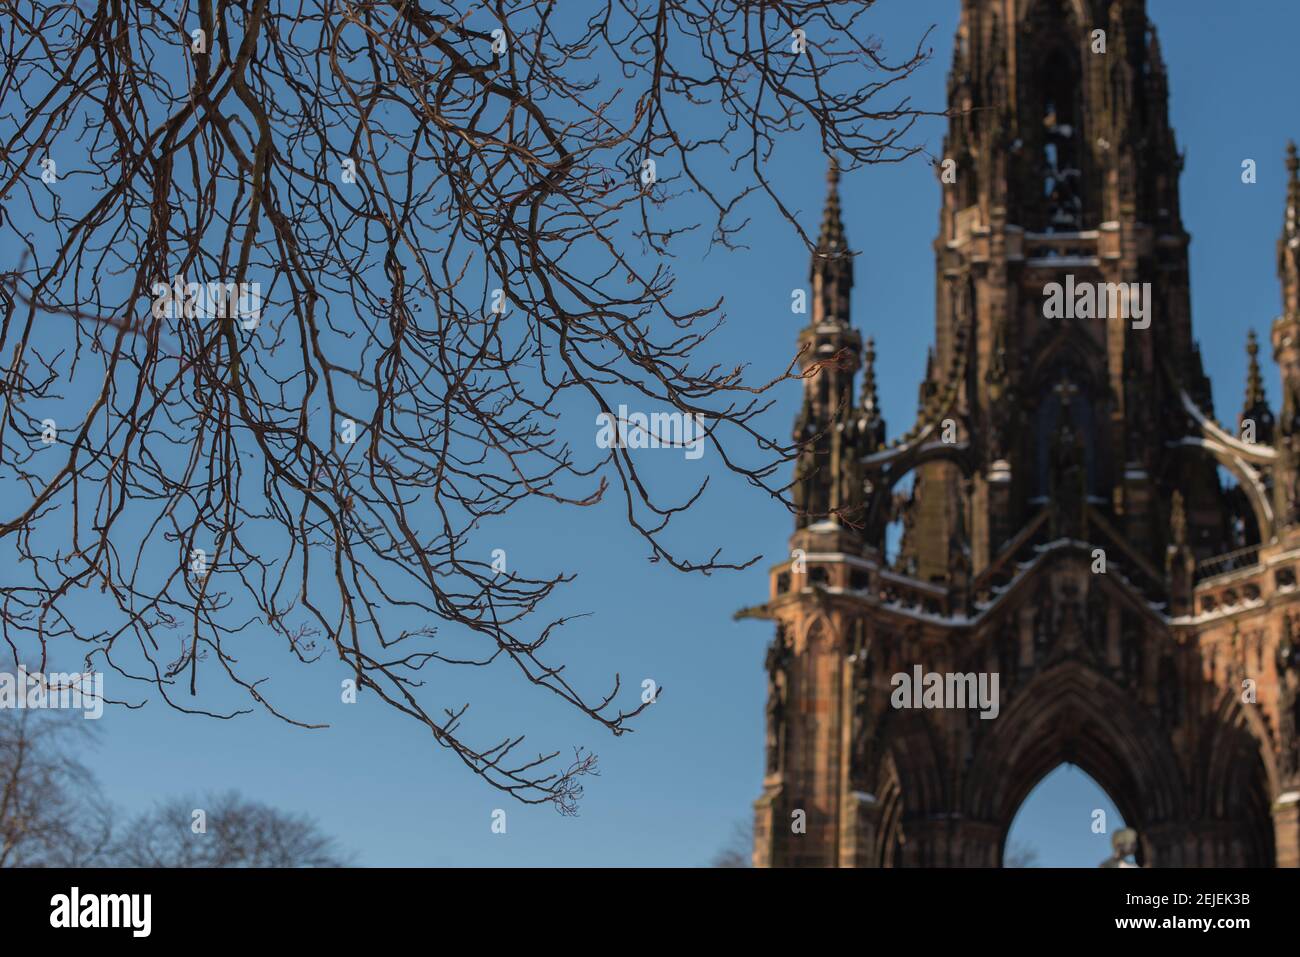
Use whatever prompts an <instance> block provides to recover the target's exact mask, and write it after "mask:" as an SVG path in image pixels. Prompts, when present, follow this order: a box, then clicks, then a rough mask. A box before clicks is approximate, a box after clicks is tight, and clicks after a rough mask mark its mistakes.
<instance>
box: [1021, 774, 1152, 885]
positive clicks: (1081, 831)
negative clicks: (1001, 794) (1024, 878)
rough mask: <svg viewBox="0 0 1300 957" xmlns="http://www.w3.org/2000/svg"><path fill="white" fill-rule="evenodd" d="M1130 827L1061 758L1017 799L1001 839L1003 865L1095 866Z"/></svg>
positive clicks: (1099, 790)
mask: <svg viewBox="0 0 1300 957" xmlns="http://www.w3.org/2000/svg"><path fill="white" fill-rule="evenodd" d="M1126 826H1128V825H1127V824H1126V822H1125V821H1124V817H1123V815H1122V814H1121V813H1120V811H1119V808H1118V807H1117V806H1116V805H1115V802H1114V801H1113V800H1112V799H1111V797H1110V795H1109V794H1108V793H1106V789H1105V788H1103V787H1102V786H1101V785H1100V784H1098V783H1097V781H1096V780H1095V779H1094V778H1093V777H1092V775H1090V774H1088V773H1087V772H1086V771H1084V770H1083V769H1082V768H1080V767H1079V766H1078V765H1075V764H1071V763H1069V762H1066V761H1062V762H1061V763H1060V764H1058V765H1056V767H1054V768H1053V769H1052V770H1051V771H1049V772H1047V773H1046V774H1045V775H1043V776H1042V777H1041V778H1040V779H1039V780H1038V782H1037V783H1036V784H1035V785H1034V786H1033V788H1031V789H1030V791H1029V793H1028V794H1027V795H1026V796H1025V798H1024V800H1023V801H1021V803H1020V807H1019V808H1018V809H1017V810H1016V813H1015V816H1014V817H1013V818H1012V820H1011V825H1010V827H1008V829H1007V833H1006V835H1005V837H1004V839H1003V842H1002V853H1001V858H1000V861H1001V864H1002V866H1003V867H1096V866H1098V865H1099V864H1100V863H1101V862H1102V861H1103V860H1105V859H1106V858H1107V857H1109V856H1110V853H1111V837H1112V835H1113V834H1114V833H1115V832H1116V831H1118V830H1119V829H1121V828H1124V827H1126Z"/></svg>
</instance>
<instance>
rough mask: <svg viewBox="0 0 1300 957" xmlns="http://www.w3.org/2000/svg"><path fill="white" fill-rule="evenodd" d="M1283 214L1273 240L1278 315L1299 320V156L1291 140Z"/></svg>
mask: <svg viewBox="0 0 1300 957" xmlns="http://www.w3.org/2000/svg"><path fill="white" fill-rule="evenodd" d="M1286 169H1287V183H1286V215H1285V216H1284V218H1283V221H1282V238H1281V239H1279V240H1278V243H1277V276H1278V279H1280V280H1281V281H1282V315H1283V316H1284V317H1286V318H1291V319H1300V158H1297V156H1296V148H1295V142H1294V141H1292V142H1290V143H1287V145H1286Z"/></svg>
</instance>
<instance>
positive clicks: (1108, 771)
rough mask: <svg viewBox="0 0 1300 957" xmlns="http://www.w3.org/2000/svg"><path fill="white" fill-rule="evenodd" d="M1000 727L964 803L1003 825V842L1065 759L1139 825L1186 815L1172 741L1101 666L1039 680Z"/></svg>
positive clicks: (974, 768) (975, 764) (1061, 668)
mask: <svg viewBox="0 0 1300 957" xmlns="http://www.w3.org/2000/svg"><path fill="white" fill-rule="evenodd" d="M993 723H994V727H993V729H992V730H991V732H990V733H989V734H988V735H987V736H986V737H985V738H984V740H983V741H982V742H981V743H980V745H979V746H978V748H977V749H976V752H975V755H974V758H973V760H972V763H971V767H970V770H969V772H968V773H967V775H966V780H967V781H968V782H969V783H968V785H967V790H966V793H965V794H964V795H963V801H962V805H963V809H964V812H965V813H966V814H967V815H969V816H970V817H972V818H975V819H977V820H987V821H994V822H997V824H998V825H999V826H1000V827H1001V828H1002V841H1003V842H1005V839H1006V832H1007V830H1009V828H1010V826H1011V820H1012V819H1013V818H1014V816H1015V812H1016V810H1017V809H1018V808H1019V807H1020V805H1021V804H1022V803H1023V802H1024V800H1025V798H1026V797H1027V796H1028V794H1029V792H1030V791H1031V790H1032V789H1033V787H1034V786H1035V785H1036V784H1037V782H1038V781H1040V780H1041V779H1042V778H1043V776H1044V775H1046V774H1047V773H1048V772H1049V771H1051V770H1052V769H1053V768H1055V767H1056V766H1057V765H1058V764H1060V763H1061V762H1062V761H1063V760H1064V761H1068V762H1069V763H1071V764H1074V765H1077V766H1078V767H1079V768H1080V769H1081V770H1083V771H1084V772H1086V773H1087V774H1088V775H1089V776H1090V777H1092V778H1093V780H1095V781H1096V782H1097V783H1098V784H1099V785H1100V786H1101V787H1102V788H1103V789H1104V790H1105V791H1106V793H1107V794H1109V795H1110V796H1111V799H1112V800H1113V801H1114V802H1115V805H1116V807H1118V808H1119V811H1120V814H1122V815H1123V816H1124V819H1125V820H1126V821H1128V822H1130V824H1133V825H1134V826H1137V827H1139V828H1140V827H1141V826H1142V825H1144V824H1148V825H1149V824H1155V823H1159V822H1165V821H1171V820H1178V819H1181V818H1183V817H1184V815H1185V803H1186V802H1185V794H1184V788H1183V782H1182V779H1181V775H1180V773H1179V768H1178V762H1177V760H1176V758H1175V757H1174V753H1173V750H1172V748H1171V746H1170V743H1169V741H1168V738H1167V737H1166V736H1165V734H1164V733H1163V731H1162V730H1161V729H1159V728H1157V727H1153V724H1152V722H1151V721H1150V720H1149V716H1148V715H1146V714H1145V712H1143V710H1142V709H1141V707H1140V705H1139V704H1138V703H1137V702H1136V701H1134V700H1133V697H1132V695H1131V694H1128V693H1126V692H1125V691H1123V690H1122V689H1121V688H1120V687H1119V686H1118V685H1116V684H1115V683H1114V682H1113V681H1111V680H1110V679H1109V678H1107V677H1105V676H1104V675H1103V674H1101V673H1100V672H1099V671H1096V670H1095V669H1092V668H1090V667H1087V666H1085V665H1083V664H1081V663H1079V662H1077V661H1069V662H1065V663H1063V664H1060V665H1057V666H1056V667H1054V668H1052V669H1050V670H1048V671H1046V672H1044V673H1042V674H1040V675H1038V676H1037V677H1035V678H1034V679H1033V680H1031V681H1030V682H1029V684H1027V685H1026V686H1024V687H1023V688H1021V689H1019V690H1018V692H1017V694H1016V697H1015V699H1014V700H1013V701H1012V702H1011V704H1010V706H1009V707H1006V708H1005V709H1004V710H1003V711H1002V713H1001V715H1000V716H999V717H998V718H997V719H996V720H995V721H994V722H993Z"/></svg>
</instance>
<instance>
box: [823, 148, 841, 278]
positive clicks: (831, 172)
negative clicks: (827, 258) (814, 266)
mask: <svg viewBox="0 0 1300 957" xmlns="http://www.w3.org/2000/svg"><path fill="white" fill-rule="evenodd" d="M844 250H845V242H844V218H843V215H842V214H841V211H840V167H839V164H838V163H836V162H835V160H834V158H832V159H831V161H830V166H829V167H828V168H827V170H826V209H825V210H824V211H823V212H822V228H821V232H820V234H818V237H817V251H818V252H821V253H837V252H838V253H840V254H842V253H843V252H844Z"/></svg>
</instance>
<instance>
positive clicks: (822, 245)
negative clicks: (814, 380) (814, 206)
mask: <svg viewBox="0 0 1300 957" xmlns="http://www.w3.org/2000/svg"><path fill="white" fill-rule="evenodd" d="M809 278H810V279H811V280H812V284H813V323H814V324H820V323H826V322H833V323H838V324H840V325H843V326H847V325H848V323H849V290H850V289H851V288H852V287H853V257H852V255H851V254H850V253H849V248H848V240H847V239H846V238H845V236H844V219H843V216H842V214H841V211H840V169H839V166H838V165H837V164H836V162H835V160H834V159H832V160H831V161H830V168H829V170H828V171H827V173H826V208H825V211H824V212H823V213H822V225H821V231H820V232H819V233H818V236H817V249H816V251H815V252H814V253H813V259H812V269H811V272H810V275H809Z"/></svg>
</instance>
